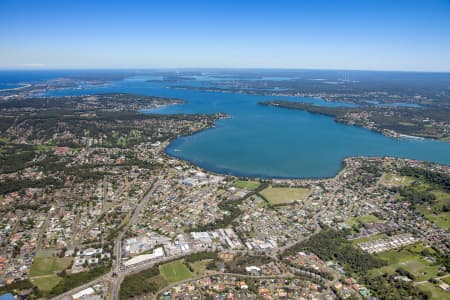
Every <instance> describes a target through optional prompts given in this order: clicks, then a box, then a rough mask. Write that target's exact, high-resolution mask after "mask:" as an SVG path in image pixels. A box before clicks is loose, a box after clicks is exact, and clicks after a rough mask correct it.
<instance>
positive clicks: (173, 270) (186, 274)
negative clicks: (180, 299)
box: [159, 260, 194, 283]
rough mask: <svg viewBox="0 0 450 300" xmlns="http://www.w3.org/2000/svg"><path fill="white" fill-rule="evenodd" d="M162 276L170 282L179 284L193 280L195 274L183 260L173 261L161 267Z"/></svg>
mask: <svg viewBox="0 0 450 300" xmlns="http://www.w3.org/2000/svg"><path fill="white" fill-rule="evenodd" d="M159 270H160V272H161V275H162V276H163V277H164V278H165V279H166V280H167V281H168V282H169V283H173V282H177V281H182V280H185V279H189V278H191V277H192V276H193V275H194V274H193V273H192V272H191V271H189V269H188V268H187V267H186V265H185V264H184V263H183V260H177V261H173V262H170V263H167V264H164V265H161V266H160V267H159Z"/></svg>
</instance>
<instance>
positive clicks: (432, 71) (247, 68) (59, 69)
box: [0, 67, 450, 73]
mask: <svg viewBox="0 0 450 300" xmlns="http://www.w3.org/2000/svg"><path fill="white" fill-rule="evenodd" d="M150 70H290V71H296V70H298V71H356V72H399V73H400V72H403V73H450V70H400V69H393V70H390V69H363V68H362V69H357V68H355V69H352V68H348V69H346V68H329V69H328V68H297V67H292V68H291V67H142V68H139V67H100V68H91V67H74V68H66V67H62V68H59V67H55V68H45V67H42V68H41V67H37V68H32V67H28V68H27V67H22V68H20V67H18V68H17V67H14V68H2V67H0V71H150Z"/></svg>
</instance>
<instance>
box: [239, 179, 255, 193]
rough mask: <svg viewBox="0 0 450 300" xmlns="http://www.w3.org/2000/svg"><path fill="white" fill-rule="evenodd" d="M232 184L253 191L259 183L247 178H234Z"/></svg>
mask: <svg viewBox="0 0 450 300" xmlns="http://www.w3.org/2000/svg"><path fill="white" fill-rule="evenodd" d="M233 184H234V186H235V187H237V188H240V189H246V190H250V191H254V190H256V189H257V188H258V187H259V186H260V183H259V182H258V181H248V180H236V181H235V182H234V183H233Z"/></svg>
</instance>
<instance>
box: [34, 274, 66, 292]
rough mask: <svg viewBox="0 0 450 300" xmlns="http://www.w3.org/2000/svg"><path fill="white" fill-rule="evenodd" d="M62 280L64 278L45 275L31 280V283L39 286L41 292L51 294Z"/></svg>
mask: <svg viewBox="0 0 450 300" xmlns="http://www.w3.org/2000/svg"><path fill="white" fill-rule="evenodd" d="M61 280H62V278H61V277H59V276H56V275H44V276H38V277H31V278H30V281H31V282H32V283H33V284H34V285H35V286H37V287H38V288H39V290H40V291H41V292H50V291H51V289H52V288H53V287H55V286H56V285H57V284H58V283H59V282H60V281H61Z"/></svg>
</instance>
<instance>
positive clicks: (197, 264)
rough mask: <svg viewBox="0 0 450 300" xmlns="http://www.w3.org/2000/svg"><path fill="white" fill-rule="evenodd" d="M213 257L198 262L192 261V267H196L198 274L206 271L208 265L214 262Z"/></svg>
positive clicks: (195, 271)
mask: <svg viewBox="0 0 450 300" xmlns="http://www.w3.org/2000/svg"><path fill="white" fill-rule="evenodd" d="M212 261H213V259H203V260H199V261H196V262H193V263H191V266H192V268H193V269H194V273H195V274H197V275H200V274H205V273H206V266H207V265H208V264H209V263H210V262H212Z"/></svg>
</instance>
